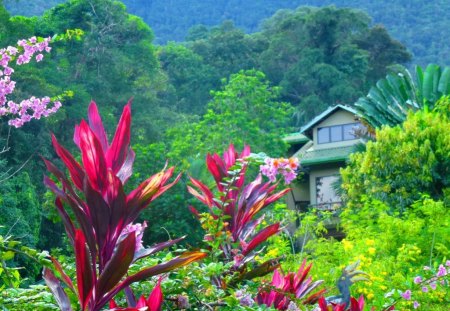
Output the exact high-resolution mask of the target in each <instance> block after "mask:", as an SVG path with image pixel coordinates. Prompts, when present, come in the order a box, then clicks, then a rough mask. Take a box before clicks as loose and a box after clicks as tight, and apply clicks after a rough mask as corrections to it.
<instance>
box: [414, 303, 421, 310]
mask: <svg viewBox="0 0 450 311" xmlns="http://www.w3.org/2000/svg"><path fill="white" fill-rule="evenodd" d="M419 306H420V303H418V302H417V301H414V309H417V308H418V307H419Z"/></svg>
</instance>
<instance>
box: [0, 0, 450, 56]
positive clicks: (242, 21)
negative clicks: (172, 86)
mask: <svg viewBox="0 0 450 311" xmlns="http://www.w3.org/2000/svg"><path fill="white" fill-rule="evenodd" d="M63 1H64V0H4V3H5V5H6V7H7V8H8V9H9V10H10V12H11V13H12V14H21V15H39V14H42V12H43V10H45V9H48V8H50V7H52V6H53V5H55V4H56V3H60V2H63ZM93 1H96V0H93ZM97 1H98V0H97ZM123 2H124V3H125V4H126V5H127V7H128V8H129V11H130V12H131V13H133V14H136V15H138V16H140V17H142V18H143V19H144V20H145V21H146V22H147V23H148V24H149V25H150V26H151V27H152V29H153V30H154V32H155V36H156V43H158V44H165V43H166V42H167V41H183V40H184V39H185V37H186V35H187V33H188V29H189V28H190V27H192V26H194V25H197V24H204V25H206V26H214V25H217V24H219V23H221V22H222V21H224V20H226V19H230V20H233V21H234V23H235V24H236V26H238V27H240V28H243V29H244V30H245V31H246V32H255V31H258V29H259V26H260V24H261V22H262V21H263V20H264V19H265V18H268V17H270V16H271V15H273V14H274V13H275V12H276V11H277V10H279V9H283V8H290V9H292V8H296V7H298V6H300V5H310V6H325V5H336V6H338V7H352V8H358V9H361V10H364V11H366V12H367V13H368V14H369V15H370V16H372V18H373V21H374V23H380V24H383V25H385V27H386V28H387V29H388V30H389V32H390V34H391V35H392V36H393V37H394V38H396V39H398V40H399V41H400V42H402V43H403V44H405V45H406V46H407V47H408V49H409V50H410V51H411V52H412V54H413V55H414V59H413V63H417V64H421V65H425V64H427V63H431V62H433V63H439V64H441V65H449V64H450V40H449V29H450V1H448V0H430V1H425V0H377V1H372V0H264V1H263V0H124V1H123Z"/></svg>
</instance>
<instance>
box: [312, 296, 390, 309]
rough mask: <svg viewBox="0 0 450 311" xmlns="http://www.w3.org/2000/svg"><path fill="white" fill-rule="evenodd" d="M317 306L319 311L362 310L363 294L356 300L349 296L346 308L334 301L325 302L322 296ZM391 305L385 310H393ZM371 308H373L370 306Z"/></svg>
mask: <svg viewBox="0 0 450 311" xmlns="http://www.w3.org/2000/svg"><path fill="white" fill-rule="evenodd" d="M318 302H319V308H320V311H346V310H348V311H364V296H362V295H361V296H360V297H359V299H358V300H356V299H355V298H354V297H351V298H350V306H349V308H348V309H347V307H346V306H345V303H344V304H334V303H327V301H326V300H325V298H324V297H321V298H320V299H319V301H318ZM392 307H393V306H391V307H389V308H388V309H385V310H393V308H392ZM372 309H373V308H372Z"/></svg>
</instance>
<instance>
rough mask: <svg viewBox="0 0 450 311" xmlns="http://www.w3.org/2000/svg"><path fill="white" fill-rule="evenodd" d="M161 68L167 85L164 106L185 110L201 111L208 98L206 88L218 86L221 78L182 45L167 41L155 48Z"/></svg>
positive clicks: (208, 89)
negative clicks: (164, 73) (166, 79)
mask: <svg viewBox="0 0 450 311" xmlns="http://www.w3.org/2000/svg"><path fill="white" fill-rule="evenodd" d="M158 57H159V61H160V62H161V67H162V69H163V70H164V71H165V72H166V74H167V76H168V83H169V86H168V87H167V92H165V93H162V94H161V98H162V100H163V101H164V102H167V105H170V107H172V108H175V109H177V110H179V111H182V112H184V113H190V114H202V113H204V108H205V103H207V102H208V101H209V100H210V98H211V97H210V95H209V91H210V90H212V89H214V88H215V87H216V86H217V83H216V82H217V81H218V80H219V78H220V77H217V76H216V72H214V71H213V68H212V67H211V65H210V64H208V63H205V61H204V60H203V58H202V57H201V56H200V55H199V54H196V53H195V52H194V51H192V50H191V49H189V48H187V47H185V46H184V45H181V44H175V43H168V44H167V45H166V46H162V47H160V49H159V50H158Z"/></svg>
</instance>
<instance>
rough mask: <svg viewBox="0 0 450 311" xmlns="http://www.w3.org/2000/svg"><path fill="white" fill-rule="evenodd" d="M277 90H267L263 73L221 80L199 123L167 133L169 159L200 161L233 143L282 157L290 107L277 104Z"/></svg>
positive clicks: (237, 146) (186, 125)
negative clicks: (210, 153)
mask: <svg viewBox="0 0 450 311" xmlns="http://www.w3.org/2000/svg"><path fill="white" fill-rule="evenodd" d="M278 92H279V89H278V88H276V87H270V85H269V83H268V81H267V80H266V79H265V76H264V74H263V73H262V72H259V71H241V72H239V73H238V74H234V75H231V76H230V78H229V80H228V81H226V80H223V88H222V90H220V91H214V92H213V93H212V94H213V96H214V98H213V100H212V101H211V102H210V103H209V105H208V110H207V112H206V113H205V115H204V116H203V117H202V119H201V120H200V121H198V122H195V123H193V122H191V123H188V124H182V125H181V126H180V127H178V128H175V129H173V130H171V131H170V133H169V135H170V137H172V139H173V142H172V144H171V148H170V152H169V157H172V158H177V159H180V158H184V159H187V158H188V157H189V156H195V157H199V158H203V157H204V155H205V154H206V153H207V152H212V151H213V150H220V149H226V148H227V146H228V145H229V144H230V143H231V142H233V144H234V145H235V146H236V148H237V149H239V148H243V146H244V144H249V145H252V146H253V148H254V150H257V151H261V152H269V151H270V153H271V154H274V155H282V154H283V152H284V151H285V148H286V145H285V143H284V142H283V141H282V140H281V139H280V137H281V135H282V134H283V133H286V132H289V118H290V115H291V113H292V108H291V106H290V105H289V104H287V103H283V102H279V101H278Z"/></svg>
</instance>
